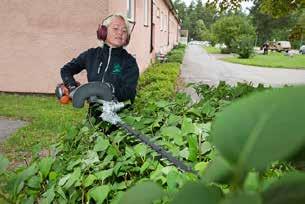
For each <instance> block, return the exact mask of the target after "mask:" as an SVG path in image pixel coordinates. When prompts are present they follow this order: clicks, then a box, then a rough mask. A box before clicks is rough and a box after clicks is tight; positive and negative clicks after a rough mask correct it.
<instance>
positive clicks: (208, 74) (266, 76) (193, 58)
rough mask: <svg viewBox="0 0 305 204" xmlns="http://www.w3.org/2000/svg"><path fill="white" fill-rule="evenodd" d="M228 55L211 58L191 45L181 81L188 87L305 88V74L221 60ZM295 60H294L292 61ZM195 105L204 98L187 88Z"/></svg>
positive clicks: (302, 71) (183, 64)
mask: <svg viewBox="0 0 305 204" xmlns="http://www.w3.org/2000/svg"><path fill="white" fill-rule="evenodd" d="M225 56H228V55H221V54H208V53H207V52H206V51H205V50H204V49H203V48H202V47H201V46H200V45H188V46H187V48H186V50H185V55H184V59H183V63H182V67H181V75H180V77H181V79H182V81H183V82H184V83H186V84H187V83H203V84H209V85H217V84H218V83H219V82H220V81H226V82H227V83H228V84H231V85H236V83H237V82H247V83H250V82H251V83H252V84H253V85H254V86H257V85H258V84H259V83H261V84H264V85H265V86H272V87H281V86H284V85H301V84H305V70H298V69H283V68H263V67H256V66H249V65H241V64H234V63H229V62H224V61H222V60H220V59H219V58H222V57H225ZM291 60H293V58H291ZM184 91H186V92H187V93H188V94H190V95H191V97H192V99H193V101H194V102H196V101H198V100H199V99H200V98H199V96H197V95H196V93H195V91H194V90H193V89H192V88H186V89H185V90H184Z"/></svg>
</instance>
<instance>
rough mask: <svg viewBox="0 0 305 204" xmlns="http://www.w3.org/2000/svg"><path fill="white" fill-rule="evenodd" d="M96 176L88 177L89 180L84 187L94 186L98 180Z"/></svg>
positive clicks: (86, 180)
mask: <svg viewBox="0 0 305 204" xmlns="http://www.w3.org/2000/svg"><path fill="white" fill-rule="evenodd" d="M96 179H97V178H96V176H94V175H92V174H90V175H89V176H87V178H86V179H85V181H84V186H85V187H88V186H91V185H92V184H93V182H94V181H95V180H96Z"/></svg>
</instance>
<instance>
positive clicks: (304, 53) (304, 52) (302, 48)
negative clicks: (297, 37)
mask: <svg viewBox="0 0 305 204" xmlns="http://www.w3.org/2000/svg"><path fill="white" fill-rule="evenodd" d="M299 52H300V53H301V54H303V55H305V45H302V46H301V47H300V50H299Z"/></svg>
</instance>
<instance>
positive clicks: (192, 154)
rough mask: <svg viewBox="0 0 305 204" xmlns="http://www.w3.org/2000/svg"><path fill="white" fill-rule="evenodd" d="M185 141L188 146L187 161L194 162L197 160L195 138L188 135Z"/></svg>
mask: <svg viewBox="0 0 305 204" xmlns="http://www.w3.org/2000/svg"><path fill="white" fill-rule="evenodd" d="M187 140H188V144H189V156H188V160H190V161H193V162H194V161H196V160H197V153H198V144H197V137H196V136H195V135H190V136H189V137H188V139H187Z"/></svg>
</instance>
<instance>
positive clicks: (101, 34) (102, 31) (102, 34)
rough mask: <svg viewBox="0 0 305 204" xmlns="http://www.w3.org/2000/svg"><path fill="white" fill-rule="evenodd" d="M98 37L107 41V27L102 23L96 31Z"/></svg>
mask: <svg viewBox="0 0 305 204" xmlns="http://www.w3.org/2000/svg"><path fill="white" fill-rule="evenodd" d="M96 37H97V39H99V40H102V41H105V40H106V38H107V27H106V26H104V25H102V24H100V25H99V26H98V29H97V31H96Z"/></svg>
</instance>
